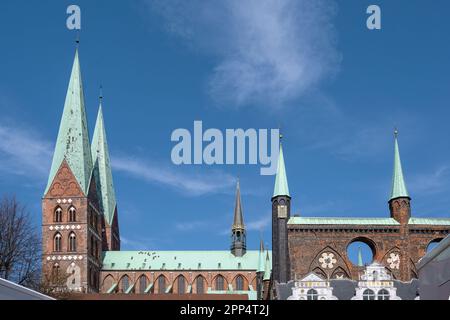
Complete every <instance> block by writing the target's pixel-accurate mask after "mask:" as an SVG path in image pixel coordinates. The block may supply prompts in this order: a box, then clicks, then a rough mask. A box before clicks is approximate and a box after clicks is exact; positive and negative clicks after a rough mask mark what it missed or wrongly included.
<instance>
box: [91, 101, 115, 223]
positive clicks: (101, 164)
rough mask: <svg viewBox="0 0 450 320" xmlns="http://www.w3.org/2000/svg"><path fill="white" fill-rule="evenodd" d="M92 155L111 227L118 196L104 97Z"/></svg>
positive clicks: (96, 126)
mask: <svg viewBox="0 0 450 320" xmlns="http://www.w3.org/2000/svg"><path fill="white" fill-rule="evenodd" d="M91 153H92V163H93V165H94V177H95V182H96V184H97V191H98V194H99V199H100V207H101V209H102V211H103V214H104V215H105V220H106V221H107V222H108V224H109V225H112V222H113V218H114V213H115V211H116V194H115V191H114V183H113V177H112V172H111V163H110V158H109V149H108V142H107V139H106V130H105V124H104V120H103V110H102V97H100V107H99V109H98V115H97V122H96V124H95V130H94V136H93V138H92V146H91Z"/></svg>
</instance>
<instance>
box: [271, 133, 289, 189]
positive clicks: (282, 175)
mask: <svg viewBox="0 0 450 320" xmlns="http://www.w3.org/2000/svg"><path fill="white" fill-rule="evenodd" d="M277 196H288V197H290V194H289V186H288V181H287V176H286V168H285V166H284V156H283V145H282V144H281V141H280V153H279V155H278V168H277V176H276V178H275V188H274V190H273V197H277Z"/></svg>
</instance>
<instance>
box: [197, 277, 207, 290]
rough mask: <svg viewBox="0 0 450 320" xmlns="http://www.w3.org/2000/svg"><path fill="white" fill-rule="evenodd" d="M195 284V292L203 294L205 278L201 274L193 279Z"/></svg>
mask: <svg viewBox="0 0 450 320" xmlns="http://www.w3.org/2000/svg"><path fill="white" fill-rule="evenodd" d="M195 284H196V287H197V294H204V293H205V280H204V279H203V277H202V276H199V277H197V280H195Z"/></svg>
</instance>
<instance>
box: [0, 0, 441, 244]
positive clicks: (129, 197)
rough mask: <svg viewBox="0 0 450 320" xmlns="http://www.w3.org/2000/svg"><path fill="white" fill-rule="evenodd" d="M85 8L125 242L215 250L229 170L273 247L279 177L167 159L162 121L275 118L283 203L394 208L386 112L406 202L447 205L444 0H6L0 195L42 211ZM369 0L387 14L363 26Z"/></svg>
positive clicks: (225, 234)
mask: <svg viewBox="0 0 450 320" xmlns="http://www.w3.org/2000/svg"><path fill="white" fill-rule="evenodd" d="M72 3H76V4H78V5H79V6H80V7H81V10H82V32H81V47H80V59H81V67H82V73H83V82H84V89H85V98H86V105H87V112H88V117H89V119H88V120H89V128H90V132H91V134H92V132H93V126H94V124H95V116H96V113H97V107H98V87H99V85H100V84H102V85H103V87H104V96H105V98H104V116H105V120H106V128H107V133H108V140H109V147H110V152H111V156H112V159H113V160H112V161H113V167H114V172H113V174H114V180H115V187H116V194H117V198H118V208H119V219H120V229H121V236H122V245H123V248H124V249H132V250H134V249H167V250H175V249H179V250H183V249H227V248H228V247H229V242H230V240H229V229H230V226H231V223H232V213H233V205H234V191H235V181H236V178H237V177H238V176H239V177H240V179H241V188H242V196H243V209H244V215H245V222H246V224H247V226H248V229H249V231H248V242H249V247H250V248H254V249H256V248H257V246H258V242H259V233H260V230H262V232H263V235H264V239H265V242H266V244H267V245H269V246H270V238H271V236H270V228H271V226H270V208H271V205H270V197H271V195H272V191H273V183H274V177H270V176H260V175H259V166H230V165H229V166H226V165H224V166H212V167H207V166H182V167H177V166H175V165H173V164H172V163H171V159H170V152H171V149H172V147H173V146H174V144H173V143H172V142H171V141H170V135H171V133H172V131H173V130H174V129H177V128H187V129H189V130H192V126H193V121H194V120H202V121H203V125H204V127H205V128H219V129H222V130H225V129H226V128H278V126H281V128H282V131H283V134H284V137H285V138H284V153H285V160H286V167H287V173H288V178H289V186H290V191H291V194H292V196H293V200H292V201H293V208H292V214H300V215H303V216H374V217H386V216H388V215H389V210H388V206H387V200H388V195H389V191H390V182H391V174H392V162H393V128H394V127H395V126H397V127H398V128H399V131H400V136H399V139H400V150H401V156H402V161H403V169H404V173H405V178H406V183H407V186H408V189H409V192H410V195H411V197H412V211H413V215H414V216H434V217H448V216H450V197H448V196H447V195H448V194H449V192H450V182H449V181H450V179H449V178H450V148H449V147H450V142H449V141H448V139H446V137H448V136H449V135H450V126H448V118H449V116H450V111H449V109H448V106H449V101H450V64H449V63H448V57H449V56H450V42H449V41H448V31H449V26H448V22H447V15H448V12H449V10H450V3H449V2H448V1H445V0H436V1H433V3H432V5H430V3H429V2H427V1H423V0H420V1H414V4H412V3H411V2H410V1H406V0H402V1H400V0H398V1H382V0H376V1H365V0H352V1H331V0H320V1H314V2H311V1H307V0H299V1H294V0H282V1H266V2H264V4H262V2H261V1H250V0H249V1H226V2H225V1H215V2H213V3H212V2H211V3H209V2H208V3H206V2H204V1H198V0H194V1H189V2H186V1H178V0H166V1H145V0H142V1H137V0H136V1H127V2H125V1H99V0H98V1H97V0H96V1H76V2H69V1H49V0H48V1H40V2H32V3H30V2H29V1H21V0H18V1H1V4H0V38H1V50H0V112H1V117H0V194H16V195H17V197H18V199H19V200H20V201H22V202H23V203H25V204H26V205H27V207H28V209H29V210H30V212H32V214H33V217H34V218H35V223H36V225H39V224H40V198H41V196H42V193H43V191H44V188H45V184H46V180H47V175H48V171H49V167H50V162H51V156H52V152H53V147H54V143H55V140H56V134H57V130H58V126H59V121H60V117H61V114H62V109H63V104H64V98H65V94H66V89H67V84H68V81H69V75H70V70H71V66H72V61H73V56H74V49H75V45H74V39H75V33H74V32H73V31H69V30H67V29H66V26H65V20H66V17H67V16H66V14H65V11H66V8H67V6H68V5H70V4H72ZM370 4H378V5H379V6H380V7H381V9H382V30H380V31H369V30H368V29H367V28H366V26H365V25H366V18H367V15H366V13H365V11H366V8H367V7H368V6H369V5H370Z"/></svg>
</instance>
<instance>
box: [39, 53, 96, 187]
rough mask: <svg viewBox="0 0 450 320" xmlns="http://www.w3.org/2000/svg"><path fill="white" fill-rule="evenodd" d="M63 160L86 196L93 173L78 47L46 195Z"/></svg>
mask: <svg viewBox="0 0 450 320" xmlns="http://www.w3.org/2000/svg"><path fill="white" fill-rule="evenodd" d="M64 159H65V160H66V162H67V164H68V166H69V167H70V170H71V171H72V173H73V175H74V176H75V178H76V180H77V182H78V184H79V187H80V189H81V190H82V191H83V192H84V194H85V195H87V194H88V189H89V184H90V180H91V174H92V157H91V147H90V143H89V133H88V125H87V118H86V110H85V106H84V94H83V83H82V80H81V70H80V61H79V57H78V49H77V50H76V52H75V59H74V62H73V67H72V73H71V75H70V81H69V87H68V89H67V95H66V100H65V103H64V111H63V115H62V118H61V123H60V126H59V132H58V138H57V140H56V146H55V153H54V154H53V161H52V166H51V169H50V174H49V177H48V183H47V187H46V189H45V194H47V192H48V190H49V188H50V186H51V184H52V182H53V180H54V178H55V175H56V173H57V171H58V170H59V168H60V167H61V164H62V163H63V161H64Z"/></svg>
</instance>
